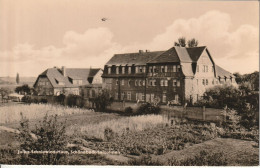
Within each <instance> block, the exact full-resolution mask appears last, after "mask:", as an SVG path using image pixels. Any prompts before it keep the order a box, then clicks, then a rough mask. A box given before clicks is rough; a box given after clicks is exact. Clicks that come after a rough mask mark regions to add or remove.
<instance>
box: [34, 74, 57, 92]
mask: <svg viewBox="0 0 260 168" xmlns="http://www.w3.org/2000/svg"><path fill="white" fill-rule="evenodd" d="M35 90H36V91H37V92H38V94H39V95H52V94H53V87H52V85H51V83H50V81H49V79H48V78H47V77H39V79H38V81H37V83H36V84H35Z"/></svg>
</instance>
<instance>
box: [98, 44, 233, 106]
mask: <svg viewBox="0 0 260 168" xmlns="http://www.w3.org/2000/svg"><path fill="white" fill-rule="evenodd" d="M102 78H103V82H102V83H103V86H102V88H104V89H107V90H110V92H111V94H112V96H113V97H114V99H115V100H118V101H133V102H136V101H143V102H151V103H153V102H160V103H162V104H166V103H168V102H171V103H173V104H184V103H186V102H187V103H195V102H196V101H197V100H199V99H201V98H202V96H203V94H204V92H205V90H206V89H207V88H209V87H213V86H215V85H222V84H234V85H236V82H235V77H234V75H233V74H231V73H230V72H228V71H226V70H224V69H223V68H221V67H219V66H218V65H216V64H215V62H214V60H213V58H212V56H211V55H210V53H209V51H208V49H207V47H205V46H202V47H193V48H187V47H172V48H170V49H169V50H167V51H156V52H150V51H142V50H140V51H139V52H137V53H127V54H115V55H114V56H113V57H112V58H111V59H110V60H109V61H108V62H107V63H106V64H105V66H104V72H103V75H102Z"/></svg>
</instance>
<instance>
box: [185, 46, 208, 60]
mask: <svg viewBox="0 0 260 168" xmlns="http://www.w3.org/2000/svg"><path fill="white" fill-rule="evenodd" d="M205 48H206V46H201V47H188V48H186V50H187V51H188V53H189V55H190V58H191V59H192V61H195V62H196V61H198V59H199V57H200V56H201V54H202V52H203V51H204V49H205Z"/></svg>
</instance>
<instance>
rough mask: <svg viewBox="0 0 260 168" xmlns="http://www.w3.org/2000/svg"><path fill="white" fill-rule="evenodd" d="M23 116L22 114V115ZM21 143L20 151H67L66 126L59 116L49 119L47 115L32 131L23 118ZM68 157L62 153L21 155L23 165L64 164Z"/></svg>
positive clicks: (26, 120)
mask: <svg viewBox="0 0 260 168" xmlns="http://www.w3.org/2000/svg"><path fill="white" fill-rule="evenodd" d="M21 115H22V114H21ZM20 126H21V127H20V129H19V131H20V134H19V137H18V138H19V141H20V142H21V144H20V150H25V151H31V150H34V151H65V150H66V145H67V137H66V136H65V124H64V123H60V122H58V120H57V115H55V116H51V117H48V116H47V115H45V117H44V118H43V120H42V121H41V122H40V124H39V125H36V127H35V129H34V130H33V131H32V132H33V133H34V135H35V136H32V134H31V131H30V129H29V120H28V119H25V118H23V116H22V120H21V122H20ZM65 158H66V155H65V154H61V153H56V154H54V153H47V154H33V153H30V154H21V164H49V165H52V164H64V163H66V160H65Z"/></svg>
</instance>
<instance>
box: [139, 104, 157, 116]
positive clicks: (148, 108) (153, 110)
mask: <svg viewBox="0 0 260 168" xmlns="http://www.w3.org/2000/svg"><path fill="white" fill-rule="evenodd" d="M159 112H160V107H159V106H154V105H151V104H150V103H144V104H142V105H141V106H140V107H139V108H138V109H137V111H136V113H137V114H159Z"/></svg>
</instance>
